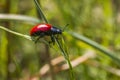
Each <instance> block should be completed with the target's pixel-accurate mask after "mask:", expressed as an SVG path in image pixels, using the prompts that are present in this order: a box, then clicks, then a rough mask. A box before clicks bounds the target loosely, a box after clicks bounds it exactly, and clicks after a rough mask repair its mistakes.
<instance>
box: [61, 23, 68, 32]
mask: <svg viewBox="0 0 120 80" xmlns="http://www.w3.org/2000/svg"><path fill="white" fill-rule="evenodd" d="M68 25H69V24H66V25H65V26H64V28H63V29H62V31H63V32H64V30H65V29H66V28H67V27H68Z"/></svg>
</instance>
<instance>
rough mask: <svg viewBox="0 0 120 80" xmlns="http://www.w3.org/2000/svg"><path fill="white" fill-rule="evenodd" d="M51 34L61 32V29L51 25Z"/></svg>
mask: <svg viewBox="0 0 120 80" xmlns="http://www.w3.org/2000/svg"><path fill="white" fill-rule="evenodd" d="M51 32H52V34H62V30H61V29H59V28H56V27H51Z"/></svg>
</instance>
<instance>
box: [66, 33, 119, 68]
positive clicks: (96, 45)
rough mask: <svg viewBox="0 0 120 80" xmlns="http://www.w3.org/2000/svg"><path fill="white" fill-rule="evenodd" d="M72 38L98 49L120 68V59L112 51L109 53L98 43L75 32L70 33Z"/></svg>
mask: <svg viewBox="0 0 120 80" xmlns="http://www.w3.org/2000/svg"><path fill="white" fill-rule="evenodd" d="M68 33H69V34H70V35H71V36H73V37H74V38H76V39H78V40H80V41H82V42H84V43H86V44H88V45H90V46H92V47H94V48H96V49H98V50H99V51H101V52H103V53H104V54H105V55H107V56H109V57H110V58H111V59H112V60H113V61H114V62H116V63H117V64H118V65H119V66H120V58H118V57H117V56H115V55H114V54H115V53H113V52H112V51H109V50H108V49H106V48H104V47H103V46H101V45H99V44H98V43H96V42H94V41H92V40H90V39H88V38H86V37H84V36H82V35H80V34H77V33H75V32H68Z"/></svg>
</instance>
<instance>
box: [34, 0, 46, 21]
mask: <svg viewBox="0 0 120 80" xmlns="http://www.w3.org/2000/svg"><path fill="white" fill-rule="evenodd" d="M34 2H35V5H36V8H37V10H38V12H39V14H40V16H42V18H43V20H44V21H45V22H46V23H48V21H47V19H46V17H45V15H44V14H43V12H42V10H41V8H40V6H39V3H38V1H37V0H34Z"/></svg>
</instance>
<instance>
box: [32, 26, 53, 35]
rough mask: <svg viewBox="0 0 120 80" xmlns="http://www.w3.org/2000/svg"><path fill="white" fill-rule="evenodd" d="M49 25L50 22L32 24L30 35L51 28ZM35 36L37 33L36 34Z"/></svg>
mask: <svg viewBox="0 0 120 80" xmlns="http://www.w3.org/2000/svg"><path fill="white" fill-rule="evenodd" d="M51 27H52V26H51V25H50V24H38V25H36V26H34V27H33V28H32V29H31V31H30V35H31V36H34V35H35V34H37V33H38V32H40V33H44V32H47V31H50V30H51ZM36 36H37V35H36Z"/></svg>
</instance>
